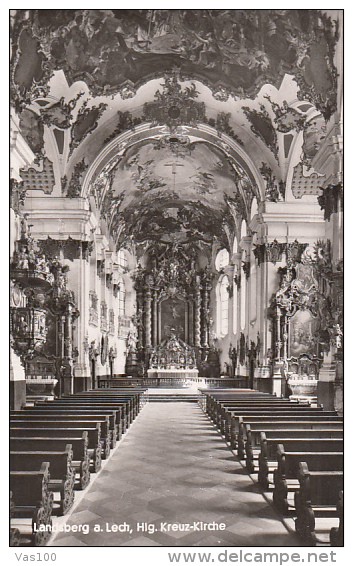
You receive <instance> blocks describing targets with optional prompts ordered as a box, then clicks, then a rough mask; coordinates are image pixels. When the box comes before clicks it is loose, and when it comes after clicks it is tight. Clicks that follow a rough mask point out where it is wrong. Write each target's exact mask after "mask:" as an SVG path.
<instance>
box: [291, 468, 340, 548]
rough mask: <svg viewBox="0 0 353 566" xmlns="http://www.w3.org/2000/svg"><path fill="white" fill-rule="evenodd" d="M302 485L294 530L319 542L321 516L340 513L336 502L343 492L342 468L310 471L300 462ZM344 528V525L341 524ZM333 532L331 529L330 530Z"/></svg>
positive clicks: (331, 516)
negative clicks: (318, 523) (317, 530)
mask: <svg viewBox="0 0 353 566" xmlns="http://www.w3.org/2000/svg"><path fill="white" fill-rule="evenodd" d="M298 479H299V485H300V488H299V490H298V491H296V492H295V495H294V502H295V511H296V520H295V530H296V532H297V534H298V536H299V537H300V538H301V539H302V540H304V541H305V542H306V543H308V544H310V545H312V546H316V544H317V542H322V541H319V540H318V537H317V535H316V533H315V529H316V528H317V525H316V522H317V521H316V520H317V519H318V518H321V517H322V518H330V519H331V518H332V519H333V520H335V519H336V517H337V504H338V501H339V497H340V493H341V492H343V472H342V471H312V470H310V471H309V468H308V465H307V463H306V462H300V463H299V470H298ZM342 531H343V525H342ZM329 532H330V531H329Z"/></svg>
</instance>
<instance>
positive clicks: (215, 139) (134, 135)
mask: <svg viewBox="0 0 353 566" xmlns="http://www.w3.org/2000/svg"><path fill="white" fill-rule="evenodd" d="M151 126H152V127H151ZM164 136H165V128H164V127H163V126H154V127H153V125H152V124H151V123H150V122H148V123H143V124H140V125H138V126H136V128H134V130H133V131H132V130H126V131H125V132H123V133H121V134H119V135H118V136H117V137H115V138H114V139H113V140H112V141H111V142H110V143H108V144H107V145H106V146H105V147H104V148H103V149H102V150H101V151H100V152H99V153H98V155H97V156H96V158H95V159H94V161H93V162H92V163H91V165H90V166H89V168H88V170H87V172H86V175H85V177H84V179H83V183H82V191H81V196H82V197H87V196H88V195H89V194H90V191H91V188H92V183H93V182H94V181H95V180H96V179H97V178H98V176H99V175H100V173H102V171H103V170H104V169H105V168H106V169H107V171H111V170H112V169H113V168H114V167H115V166H116V165H117V164H118V162H119V160H120V159H121V157H122V156H123V155H124V153H125V152H126V150H127V149H129V148H130V147H132V146H133V145H135V144H137V143H139V142H141V141H143V140H148V139H159V138H162V137H164ZM188 136H189V137H190V138H191V139H192V141H204V142H207V143H208V144H210V145H214V146H215V147H216V148H218V150H220V151H222V152H223V153H224V154H225V156H226V157H227V158H229V159H231V160H233V161H234V162H235V163H237V164H238V165H240V166H241V167H243V168H244V170H245V171H246V173H247V174H248V175H249V178H250V180H251V182H252V185H253V187H254V189H255V191H256V194H257V198H258V199H259V201H260V200H263V199H264V183H263V179H262V177H261V175H260V173H259V171H258V169H257V167H256V166H255V165H254V163H253V161H252V159H251V158H250V157H249V155H248V153H247V152H246V151H245V150H244V149H243V148H242V147H241V146H240V145H239V144H238V143H237V142H236V141H235V140H234V139H232V138H231V137H230V136H228V135H227V134H224V133H222V138H221V139H220V138H219V134H218V132H217V130H216V129H215V128H213V127H211V126H208V125H206V124H198V125H197V127H191V126H188ZM107 188H108V187H105V188H103V191H102V195H101V196H102V200H103V198H104V195H105V191H106V190H107Z"/></svg>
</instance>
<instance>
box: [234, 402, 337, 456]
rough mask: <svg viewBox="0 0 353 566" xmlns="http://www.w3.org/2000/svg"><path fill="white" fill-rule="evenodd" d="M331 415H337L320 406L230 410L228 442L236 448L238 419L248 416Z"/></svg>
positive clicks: (299, 418)
mask: <svg viewBox="0 0 353 566" xmlns="http://www.w3.org/2000/svg"><path fill="white" fill-rule="evenodd" d="M331 416H337V413H336V412H335V411H324V410H323V409H320V408H315V407H304V408H300V409H296V408H295V409H294V410H293V411H291V410H289V411H287V410H285V411H282V410H274V409H273V410H270V409H269V410H266V411H263V410H262V409H260V410H259V409H251V410H250V409H249V410H246V411H245V410H239V411H232V412H231V425H230V433H229V435H230V442H231V448H232V449H234V450H235V449H236V448H237V439H238V433H239V419H243V420H244V419H247V418H248V417H256V418H257V419H260V418H261V419H265V418H268V419H270V420H271V421H272V420H280V419H282V418H284V417H296V418H297V419H298V420H303V419H304V420H305V419H306V418H307V417H310V418H327V417H330V418H331Z"/></svg>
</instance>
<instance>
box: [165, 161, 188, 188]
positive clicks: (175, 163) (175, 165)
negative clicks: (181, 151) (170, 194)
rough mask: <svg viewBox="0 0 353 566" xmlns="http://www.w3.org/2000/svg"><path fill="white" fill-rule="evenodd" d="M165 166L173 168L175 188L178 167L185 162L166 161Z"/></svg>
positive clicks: (182, 165)
mask: <svg viewBox="0 0 353 566" xmlns="http://www.w3.org/2000/svg"><path fill="white" fill-rule="evenodd" d="M164 167H171V168H172V175H173V179H174V188H175V177H176V174H177V169H176V168H177V167H184V164H183V163H178V161H173V162H172V163H165V164H164Z"/></svg>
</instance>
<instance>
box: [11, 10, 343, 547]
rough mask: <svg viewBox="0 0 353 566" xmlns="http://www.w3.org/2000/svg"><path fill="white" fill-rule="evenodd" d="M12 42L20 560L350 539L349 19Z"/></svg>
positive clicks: (201, 25)
mask: <svg viewBox="0 0 353 566" xmlns="http://www.w3.org/2000/svg"><path fill="white" fill-rule="evenodd" d="M10 30H11V31H10V40H11V61H10V112H11V117H10V419H11V420H10V427H11V428H10V451H11V454H10V485H11V487H10V489H11V514H12V518H11V528H10V543H11V545H14V546H17V545H22V544H24V545H37V546H45V545H49V546H50V545H52V546H56V545H59V546H60V545H62V546H65V545H67V546H94V545H98V546H114V545H115V546H119V545H121V546H124V545H125V546H129V545H130V546H196V545H199V546H200V545H201V546H242V545H243V546H244V545H245V546H251V545H254V546H256V545H263V546H276V545H277V546H301V545H309V546H310V545H312V546H315V545H319V546H320V545H325V544H326V545H330V544H331V545H332V546H342V545H343V514H342V513H343V511H342V509H343V467H342V466H343V428H342V427H343V150H342V137H343V136H342V127H343V124H342V112H343V102H342V98H343V11H342V10H315V9H306V10H297V9H289V10H279V9H277V10H270V9H268V10H254V9H252V10H250V9H249V10H216V9H213V10H206V9H204V10H193V9H188V10H183V9H178V10H158V9H135V10H100V9H97V10H93V9H87V10H83V9H72V10H70V9H55V10H51V9H48V10H45V9H38V10H35V9H33V10H11V11H10ZM296 411H297V412H296ZM247 419H248V420H247ZM276 423H277V425H276ZM59 425H60V426H59ZM39 429H41V430H39ZM282 429H283V430H282ZM272 438H274V439H277V442H275V441H273V443H272ZM264 439H265V440H264ZM181 440H183V444H182V445H181V444H180V443H181ZM296 443H297V444H296ZM80 450H81V451H82V454H81V452H80ZM326 453H327V454H326ZM80 454H81V455H80ZM293 454H294V456H293ZM296 454H297V457H295V455H296ZM299 454H302V456H300V457H299ZM59 455H60V458H59ZM227 455H228V459H227V458H226V456H227ZM221 456H223V458H222V457H221ZM135 459H136V460H135ZM59 460H60V462H59ZM273 461H276V465H278V468H276V470H275V472H273V468H271V465H272V463H273ZM134 462H135V464H134ZM290 462H292V464H290ZM59 464H60V465H59ZM211 464H212V465H211ZM270 464H271V465H270ZM60 466H61V468H63V466H64V468H65V470H66V471H65V473H64V472H63V471H60V469H61V468H60ZM294 468H295V469H294ZM141 469H142V470H143V469H145V474H142V473H141ZM177 472H179V473H177ZM60 474H61V475H60ZM230 474H231V475H230ZM232 474H233V475H232ZM234 474H235V475H234ZM286 474H287V475H286ZM185 478H187V479H185ZM309 479H310V481H311V500H310V497H309V496H308V494H307V492H306V490H307V487H306V485H307V482H308V480H309ZM29 481H30V482H31V485H32V484H33V490H32V492H33V494H32V495H33V497H32V500H31V494H30V493H29V492H31V490H28V482H29ZM291 482H292V483H291ZM292 485H294V488H293V487H292ZM38 490H39V491H38ZM178 490H179V491H178ZM116 494H120V495H119V497H120V502H122V503H120V507H119V505H118V503H117V502H116V501H115V499H114V498H116V499H118V498H117V495H116ZM313 494H314V495H313ZM58 497H59V499H58ZM315 498H316V499H315ZM233 499H234V501H233ZM38 501H40V502H41V504H40V505H39V504H38ZM58 501H59V503H58ZM57 507H58V508H59V511H57V510H56V512H55V513H54V509H56V508H57ZM323 507H325V511H323ZM221 508H222V509H221ZM328 508H330V511H327V509H328ZM261 513H263V515H261ZM97 517H99V518H100V519H102V518H107V517H109V521H111V522H112V521H113V520H114V523H118V526H119V529H120V530H119V532H118V535H117V533H116V532H115V533H114V536H112V535H111V534H110V530H111V529H108V531H107V530H105V531H104V532H103V533H102V532H101V531H100V532H99V533H97V532H96V533H95V532H94V529H93V524H95V523H97V521H98V519H97ZM102 520H103V519H102ZM161 521H162V523H161ZM163 521H164V522H163ZM194 521H196V523H197V526H196V527H195V526H194V527H193V529H191V530H192V532H187V529H186V527H185V525H186V524H189V523H190V524H191V523H192V524H194ZM98 522H99V521H98ZM127 523H129V525H130V524H131V525H132V526H131V532H130V531H129V532H125V531H124V527H123V525H124V524H127ZM36 524H37V526H38V525H41V526H42V527H43V531H41V530H40V529H36V528H35V525H36ZM78 524H80V525H81V527H82V528H81V530H80V529H79V528H78V527H77V525H78ZM223 524H224V525H225V527H224V529H223V528H222V527H221V525H223ZM33 525H34V527H33ZM53 525H54V527H55V526H57V527H58V529H59V527H62V529H63V531H62V532H59V533H58V532H53ZM65 525H66V526H67V530H66V531H65V530H64V528H65ZM70 525H71V527H70ZM87 525H88V526H90V527H91V529H90V533H89V534H87V533H85V532H84V531H85V529H84V528H83V527H84V526H87ZM133 525H134V526H133ZM136 525H138V528H137V527H136ZM141 525H145V527H143V526H141ZM161 525H177V526H176V527H175V528H174V527H173V526H171V527H170V528H169V527H164V526H163V527H162V526H161ZM182 525H184V527H185V528H184V530H183V529H182V528H181V526H182ZM212 525H213V528H211V527H212ZM75 526H76V527H77V529H76V530H75V528H73V527H75ZM321 526H322V533H321V531H320V529H321ZM46 527H48V528H47V530H46ZM120 527H121V528H120ZM140 527H141V528H140ZM168 529H169V530H168ZM266 529H268V532H267V531H266ZM54 530H55V529H54ZM211 531H212V532H211ZM23 541H25V542H23ZM28 541H29V542H28Z"/></svg>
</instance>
